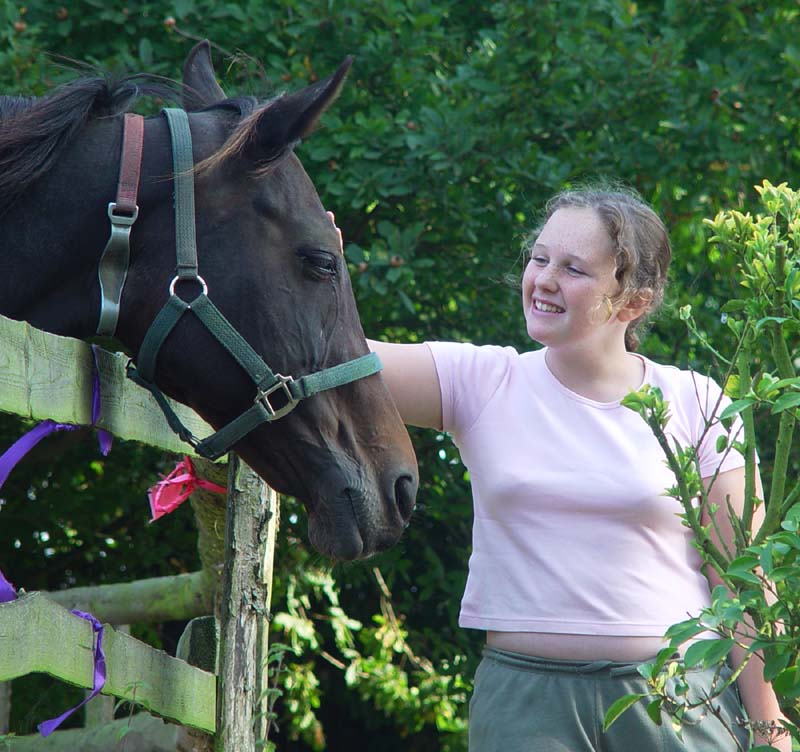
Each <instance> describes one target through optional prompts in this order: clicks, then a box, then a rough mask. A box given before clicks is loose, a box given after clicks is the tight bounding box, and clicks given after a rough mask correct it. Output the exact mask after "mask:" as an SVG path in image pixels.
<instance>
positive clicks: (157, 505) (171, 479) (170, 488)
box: [147, 457, 228, 522]
mask: <svg viewBox="0 0 800 752" xmlns="http://www.w3.org/2000/svg"><path fill="white" fill-rule="evenodd" d="M198 488H203V489H205V490H206V491H213V492H214V493H221V494H224V493H227V492H228V489H227V488H225V487H223V486H220V485H218V484H217V483H212V482H211V481H210V480H205V479H204V478H198V477H197V473H195V471H194V466H193V465H192V461H191V460H190V459H189V458H188V457H184V458H183V459H182V460H181V461H180V462H179V463H178V464H177V465H175V469H174V470H173V471H172V472H171V473H170V474H169V475H166V476H162V479H161V480H160V481H158V483H156V484H155V485H154V486H152V487H151V488H150V489H149V490H148V492H147V498H148V499H149V500H150V512H151V514H152V515H153V516H152V518H151V519H150V522H155V521H156V520H157V519H158V518H159V517H163V516H164V515H165V514H169V513H170V512H174V511H175V510H176V509H177V508H178V507H179V506H180V505H181V504H183V502H184V501H186V499H188V498H189V497H190V496H191V495H192V494H193V493H194V492H195V491H196V490H197V489H198Z"/></svg>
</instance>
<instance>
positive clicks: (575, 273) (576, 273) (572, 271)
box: [567, 266, 583, 277]
mask: <svg viewBox="0 0 800 752" xmlns="http://www.w3.org/2000/svg"><path fill="white" fill-rule="evenodd" d="M567 273H568V274H571V275H572V276H573V277H581V276H583V272H582V271H581V270H580V269H576V268H575V267H574V266H568V267H567Z"/></svg>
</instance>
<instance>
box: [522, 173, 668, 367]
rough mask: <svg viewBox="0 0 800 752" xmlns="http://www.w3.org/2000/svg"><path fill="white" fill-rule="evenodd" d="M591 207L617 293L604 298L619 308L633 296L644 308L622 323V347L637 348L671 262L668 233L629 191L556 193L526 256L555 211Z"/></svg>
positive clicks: (532, 235)
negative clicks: (610, 256)
mask: <svg viewBox="0 0 800 752" xmlns="http://www.w3.org/2000/svg"><path fill="white" fill-rule="evenodd" d="M567 208H573V209H593V210H594V211H595V212H597V215H598V217H600V220H601V221H602V223H603V226H604V227H605V229H606V231H607V232H608V236H609V238H610V240H611V247H612V249H613V252H614V256H615V259H616V273H615V276H616V278H617V281H618V282H619V290H618V292H617V293H616V294H615V295H614V296H613V297H612V298H611V299H610V301H611V304H612V305H613V306H615V307H616V306H622V305H625V304H626V303H628V302H630V301H631V300H633V299H634V298H636V297H637V296H642V297H643V298H644V299H646V300H647V309H646V310H645V312H644V313H642V314H641V315H640V316H639V317H638V318H636V319H634V320H633V321H631V322H630V323H629V324H628V328H627V329H626V331H625V346H626V348H627V349H628V350H631V351H635V350H637V349H638V347H639V332H640V331H641V329H642V327H643V325H644V324H645V322H646V320H647V318H648V317H649V316H650V315H652V314H653V313H654V312H655V311H656V310H658V307H659V306H660V305H661V302H662V301H663V299H664V289H665V287H666V284H667V273H668V270H669V263H670V260H671V258H672V248H671V246H670V242H669V234H668V233H667V229H666V227H665V226H664V223H663V222H662V221H661V218H660V217H659V216H658V215H657V214H656V213H655V212H654V211H653V209H651V208H650V207H649V206H648V205H647V204H646V203H645V201H644V200H643V199H642V198H641V197H640V196H639V195H638V194H637V193H636V192H635V191H633V190H630V189H621V188H618V187H614V188H613V189H605V188H591V187H590V188H575V189H568V190H564V191H561V192H560V193H557V194H556V195H555V196H553V197H552V198H551V199H550V200H549V201H548V202H547V204H546V206H545V212H544V217H543V219H542V222H541V223H540V225H539V226H538V227H537V228H536V229H535V230H534V231H533V232H531V233H529V234H528V235H527V237H526V238H525V240H524V242H523V250H524V251H525V253H526V256H528V255H530V250H531V248H532V247H533V244H534V243H535V242H536V238H537V237H538V236H539V234H540V232H541V229H542V227H543V226H544V224H545V223H546V222H547V220H548V219H550V217H552V216H553V214H555V212H556V211H558V210H559V209H567Z"/></svg>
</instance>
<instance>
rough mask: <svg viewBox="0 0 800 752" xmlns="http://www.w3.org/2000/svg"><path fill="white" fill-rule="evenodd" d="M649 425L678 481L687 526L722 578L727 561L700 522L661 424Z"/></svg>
mask: <svg viewBox="0 0 800 752" xmlns="http://www.w3.org/2000/svg"><path fill="white" fill-rule="evenodd" d="M650 427H651V429H652V430H653V433H654V434H655V437H656V440H657V441H658V443H659V446H660V447H661V449H662V451H663V452H664V454H665V455H666V458H667V464H668V465H669V468H670V470H672V472H673V473H674V475H675V478H676V479H677V481H678V488H679V490H680V498H679V499H678V501H680V503H681V505H682V506H683V511H684V514H685V515H686V522H687V523H688V524H689V527H690V528H691V530H692V532H693V533H694V534H695V537H696V538H697V541H698V543H699V544H700V546H701V547H702V549H703V551H705V552H706V553H707V554H708V557H709V560H710V561H709V563H710V564H711V565H712V566H713V567H714V569H716V570H717V572H718V573H719V575H720V577H723V578H724V577H725V576H726V572H725V570H726V566H727V563H728V562H727V560H726V559H725V556H724V555H723V554H722V552H721V551H720V550H719V549H718V548H717V547H716V546H715V545H714V543H713V542H712V541H711V539H710V537H709V535H708V531H707V530H706V529H705V528H704V527H703V526H702V525H701V524H700V516H699V510H697V509H695V507H694V505H693V504H692V499H693V498H694V495H693V494H692V493H691V492H690V491H689V486H688V485H687V483H686V477H685V476H684V473H683V468H682V467H681V466H680V463H679V462H678V460H677V458H676V457H675V453H674V452H673V451H672V447H670V445H669V442H668V441H667V437H666V436H665V434H664V431H663V429H662V428H661V426H659V425H657V423H656V422H655V421H653V422H652V423H651V425H650Z"/></svg>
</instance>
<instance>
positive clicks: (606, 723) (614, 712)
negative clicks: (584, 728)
mask: <svg viewBox="0 0 800 752" xmlns="http://www.w3.org/2000/svg"><path fill="white" fill-rule="evenodd" d="M645 697H647V695H646V694H634V695H623V696H622V697H620V698H619V699H618V700H615V701H614V703H613V704H612V705H611V707H610V708H609V709H608V712H607V713H606V717H605V719H604V720H603V731H608V729H609V728H610V726H611V724H612V723H614V721H616V720H617V718H619V717H620V716H621V715H622V714H623V713H624V712H625V711H626V710H627V709H628V708H630V707H632V706H633V705H635V704H636V703H637V702H639V700H641V699H643V698H645Z"/></svg>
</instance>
